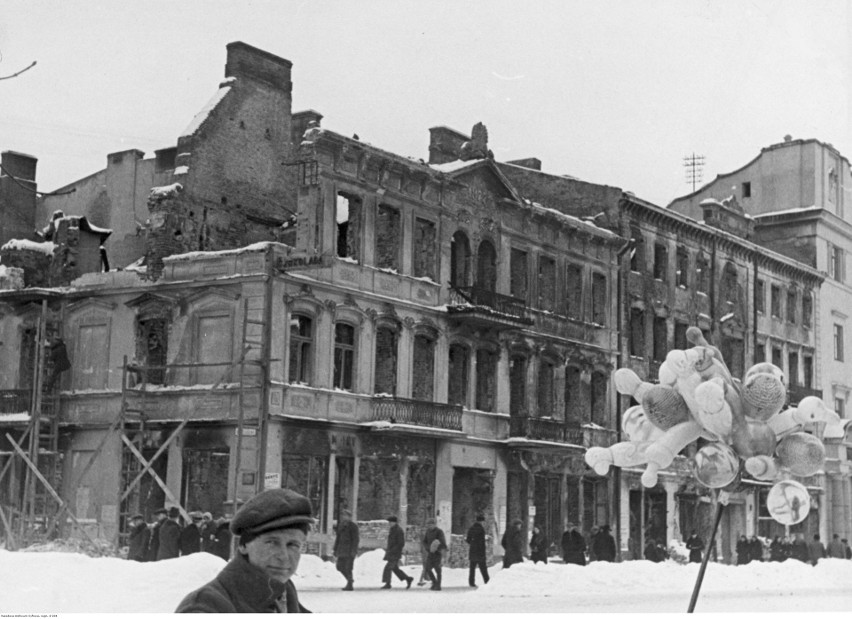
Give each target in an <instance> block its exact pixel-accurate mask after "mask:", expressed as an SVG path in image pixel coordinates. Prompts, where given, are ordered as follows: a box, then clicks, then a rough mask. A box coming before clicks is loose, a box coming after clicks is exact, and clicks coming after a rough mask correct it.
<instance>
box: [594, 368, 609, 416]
mask: <svg viewBox="0 0 852 619" xmlns="http://www.w3.org/2000/svg"><path fill="white" fill-rule="evenodd" d="M608 382H609V381H608V380H607V378H606V375H605V374H603V373H602V372H592V385H591V396H592V402H591V409H592V423H596V424H598V425H599V426H603V427H607V424H608V423H609V415H607V405H606V387H607V383H608Z"/></svg>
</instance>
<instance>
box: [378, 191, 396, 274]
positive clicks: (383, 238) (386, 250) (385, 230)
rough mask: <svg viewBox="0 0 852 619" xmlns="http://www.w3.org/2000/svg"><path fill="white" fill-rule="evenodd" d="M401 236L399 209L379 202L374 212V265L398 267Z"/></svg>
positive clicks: (389, 267)
mask: <svg viewBox="0 0 852 619" xmlns="http://www.w3.org/2000/svg"><path fill="white" fill-rule="evenodd" d="M401 238H402V230H401V229H400V215H399V210H398V209H396V208H393V207H392V206H387V205H386V204H380V205H379V209H378V212H377V213H376V266H377V267H379V268H381V269H397V270H398V269H399V242H400V239H401Z"/></svg>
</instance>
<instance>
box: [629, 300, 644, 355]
mask: <svg viewBox="0 0 852 619" xmlns="http://www.w3.org/2000/svg"><path fill="white" fill-rule="evenodd" d="M630 354H631V356H633V357H644V356H645V312H644V311H642V310H641V309H639V308H638V307H633V308H631V309H630Z"/></svg>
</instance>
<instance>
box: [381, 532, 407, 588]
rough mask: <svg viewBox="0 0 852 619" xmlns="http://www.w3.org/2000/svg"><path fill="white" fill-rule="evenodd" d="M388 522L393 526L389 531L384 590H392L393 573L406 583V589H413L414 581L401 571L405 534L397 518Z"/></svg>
mask: <svg viewBox="0 0 852 619" xmlns="http://www.w3.org/2000/svg"><path fill="white" fill-rule="evenodd" d="M388 522H390V525H391V526H390V529H389V530H388V542H387V547H386V548H385V569H384V571H383V572H382V582H383V583H384V585H382V589H390V588H391V573H393V574H395V575H396V577H397V578H399V579H400V580H402V581H403V582H405V588H406V589H411V582H412V581H413V580H414V579H413V578H412V577H411V576H408V575H407V574H406V573H405V572H403V571H402V570H401V569H399V560H400V559H401V558H402V551H403V550H404V549H405V533H403V531H402V527H401V526H399V523H398V519H397V517H396V516H389V517H388Z"/></svg>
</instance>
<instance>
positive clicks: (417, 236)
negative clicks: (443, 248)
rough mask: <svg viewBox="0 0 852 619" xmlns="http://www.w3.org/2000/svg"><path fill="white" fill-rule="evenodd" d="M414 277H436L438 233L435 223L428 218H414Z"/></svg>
mask: <svg viewBox="0 0 852 619" xmlns="http://www.w3.org/2000/svg"><path fill="white" fill-rule="evenodd" d="M413 247H414V265H413V271H414V277H431V278H432V279H433V280H436V279H437V277H435V268H436V266H435V263H436V260H435V257H436V252H437V247H438V245H437V235H436V232H435V223H434V222H432V221H429V220H427V219H420V218H417V219H415V220H414V243H413Z"/></svg>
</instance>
